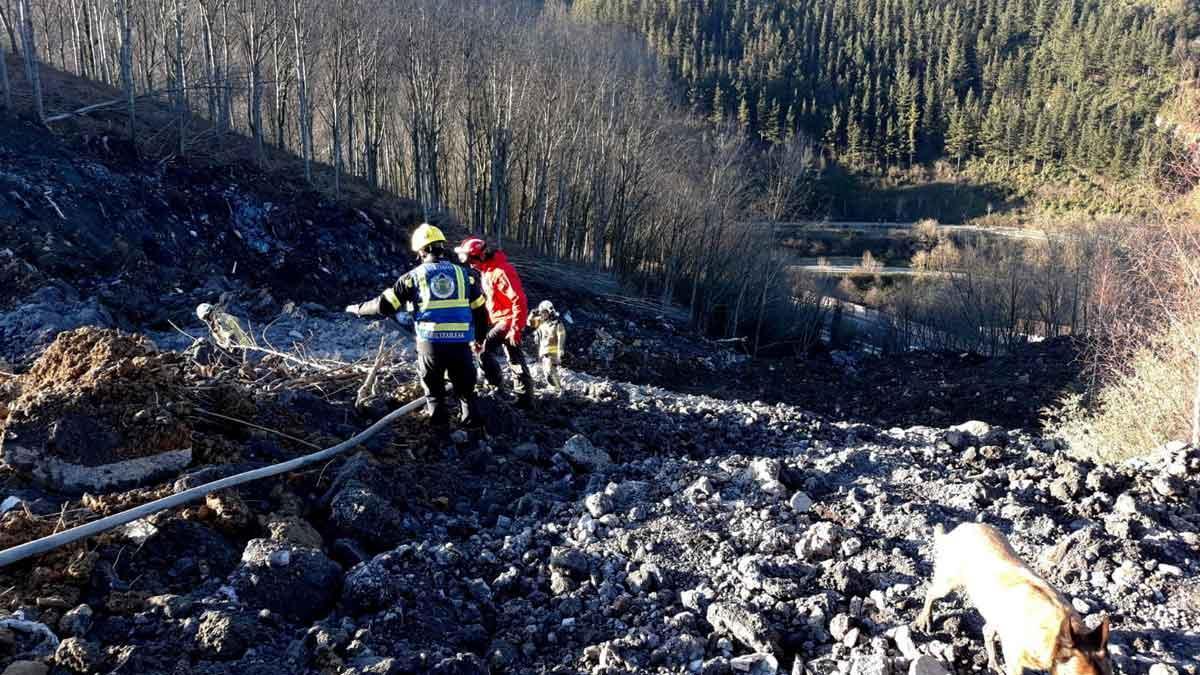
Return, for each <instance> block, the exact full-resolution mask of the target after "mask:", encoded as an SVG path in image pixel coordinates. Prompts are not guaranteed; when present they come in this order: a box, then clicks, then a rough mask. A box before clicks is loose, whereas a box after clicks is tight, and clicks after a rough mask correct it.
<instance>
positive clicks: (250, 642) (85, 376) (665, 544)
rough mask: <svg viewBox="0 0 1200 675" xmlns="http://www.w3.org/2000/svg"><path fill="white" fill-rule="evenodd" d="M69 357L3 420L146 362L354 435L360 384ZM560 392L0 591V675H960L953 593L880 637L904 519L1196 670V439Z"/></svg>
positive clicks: (72, 516) (918, 575)
mask: <svg viewBox="0 0 1200 675" xmlns="http://www.w3.org/2000/svg"><path fill="white" fill-rule="evenodd" d="M83 335H87V336H91V334H90V333H89V332H87V331H85V332H84V333H83ZM97 335H101V336H103V337H102V338H100V339H97V341H96V342H94V343H87V342H85V341H84V338H83V337H81V336H79V335H70V336H64V337H63V340H62V342H63V344H61V345H58V346H56V347H55V348H54V349H53V354H51V355H50V356H53V358H49V357H48V358H47V359H46V360H45V362H44V363H42V362H39V367H35V368H34V369H31V371H30V372H29V373H26V374H25V375H23V376H21V377H20V378H18V379H20V380H22V381H21V383H20V384H21V387H20V389H21V391H20V396H19V397H18V399H20V400H24V398H23V397H25V396H26V395H29V394H30V392H32V391H34V390H33V389H30V390H28V391H27V390H26V389H25V386H26V382H25V381H24V380H25V379H26V378H28V380H29V383H30V384H32V383H38V384H40V385H42V386H44V387H45V388H46V389H47V390H53V389H55V388H56V387H57V388H62V387H63V384H62V380H63V379H64V378H66V379H69V380H71V381H72V383H73V384H72V385H71V386H70V387H67V389H68V390H70V391H76V390H78V389H80V387H79V386H76V385H75V384H74V383H87V385H88V386H89V387H93V388H97V389H102V388H103V387H104V385H105V383H106V382H107V381H108V380H106V378H108V377H110V375H109V374H108V371H107V369H109V368H112V367H113V365H114V364H116V363H121V364H128V365H126V366H125V367H126V368H130V369H133V370H131V371H129V372H130V373H132V374H127V377H134V378H137V377H139V376H138V375H136V373H143V371H145V370H146V369H147V368H150V365H149V364H158V365H168V364H174V365H176V366H178V370H177V371H171V370H170V369H167V368H164V369H160V370H153V372H156V373H168V372H176V373H177V374H176V375H171V376H170V377H165V378H164V382H165V384H164V383H163V382H159V381H158V380H155V379H154V377H151V376H149V375H145V374H143V375H141V376H140V377H141V378H142V380H146V379H149V380H150V381H151V382H158V384H155V385H153V386H152V385H150V384H144V385H140V386H142V387H143V388H142V389H138V388H137V387H135V390H138V391H143V392H144V393H145V392H150V391H159V394H160V396H162V395H163V393H164V392H165V393H171V392H174V393H175V394H176V395H177V396H178V398H179V400H189V398H188V397H191V396H201V395H208V394H206V393H205V392H208V389H206V387H211V386H215V384H214V383H220V384H222V385H223V386H224V387H225V388H224V389H223V392H224V393H223V394H222V396H226V397H230V398H231V400H233V401H235V403H234V404H231V405H244V404H245V401H246V400H247V399H249V401H250V402H251V403H252V404H253V405H254V410H255V411H256V412H253V413H252V415H251V416H252V417H253V418H254V420H255V421H257V422H259V423H261V424H263V425H265V426H271V427H274V428H278V429H283V430H285V431H286V432H287V433H289V434H292V435H296V436H298V437H304V438H314V434H316V433H319V434H322V435H323V436H327V437H328V440H330V441H332V440H333V439H336V438H340V437H345V436H348V435H350V434H351V433H353V431H355V430H356V429H358V428H361V426H365V423H366V422H367V420H364V419H362V418H360V417H357V413H356V412H355V410H354V405H353V399H354V391H355V390H356V388H357V384H358V383H359V382H361V373H359V374H358V375H355V376H351V377H348V378H345V379H341V380H339V379H337V377H336V376H334V375H331V374H329V373H326V374H324V375H323V376H322V377H316V376H315V375H311V374H310V375H308V376H306V377H303V378H302V377H297V374H296V373H295V372H293V373H287V372H284V371H282V370H280V368H281V366H280V365H279V364H271V363H269V362H259V363H257V364H239V365H237V366H232V365H221V364H220V363H219V362H214V363H213V364H209V365H206V366H203V367H200V366H193V365H189V364H190V361H188V360H187V359H184V358H182V357H178V356H172V355H169V354H160V353H158V352H153V351H150V350H147V349H146V347H145V345H144V344H142V343H141V342H140V341H139V340H138V339H137V338H135V337H133V336H128V335H121V334H118V333H115V332H112V331H97ZM331 335H335V336H341V335H342V328H341V327H334V328H333V329H332V332H331ZM92 337H95V336H92ZM85 344H91V345H92V346H91V347H90V348H88V349H84V348H83V345H85ZM68 355H70V357H69V358H68ZM138 359H142V361H138V363H141V364H143V365H142V366H140V368H134V366H133V364H134V362H135V361H137V360H138ZM172 359H179V361H173V360H172ZM196 368H199V369H201V370H203V371H204V372H205V373H206V375H205V376H204V378H200V377H199V376H198V375H196V373H195V372H194V369H196ZM115 372H117V371H116V370H113V373H115ZM206 378H207V379H206ZM139 381H140V380H139ZM566 381H567V391H566V392H565V393H564V395H563V396H562V397H561V398H558V397H554V396H551V395H540V396H539V399H538V406H537V407H536V408H535V410H533V411H531V412H528V413H522V414H520V415H512V414H511V411H510V410H509V408H508V407H507V405H506V404H504V403H500V402H497V401H494V400H492V399H491V398H490V397H486V398H485V407H488V408H489V410H491V411H492V413H493V417H496V418H503V419H505V420H506V422H505V424H504V425H501V426H502V427H503V429H502V430H501V431H500V432H498V433H496V434H494V435H493V436H492V437H491V439H490V440H489V441H488V447H487V448H486V449H485V451H483V452H478V453H470V452H466V453H458V452H457V451H455V452H448V453H447V454H444V455H439V454H437V453H430V452H429V444H428V430H427V428H426V426H425V425H424V423H423V422H422V421H421V420H419V419H411V420H404V421H402V422H401V423H400V424H398V425H397V426H396V428H395V429H394V430H393V432H392V433H391V434H390V435H385V436H384V437H381V438H380V439H379V441H378V442H376V443H373V444H372V445H370V447H368V448H366V449H364V451H363V452H360V453H358V454H355V455H353V456H351V457H345V458H340V459H338V460H337V461H335V462H333V463H332V464H330V465H329V466H324V467H320V468H318V469H315V470H313V471H307V472H299V473H297V474H295V475H291V476H282V477H278V478H276V479H271V480H269V481H264V482H262V483H252V484H248V485H245V486H242V487H240V488H238V489H236V490H231V491H225V492H222V493H218V494H215V495H210V496H209V498H208V499H207V500H206V501H205V502H204V503H201V504H197V505H195V506H192V507H188V508H184V509H180V510H177V511H174V512H165V513H161V514H157V515H156V516H153V517H151V518H148V519H146V520H145V521H139V522H138V523H135V524H133V525H131V526H130V527H128V528H124V529H122V530H120V531H116V532H112V533H110V534H108V535H104V536H102V537H99V538H97V539H95V540H93V541H90V542H87V544H86V545H81V546H78V547H74V548H70V549H66V550H63V551H61V552H57V553H55V554H52V555H51V556H48V557H46V558H44V559H41V560H38V561H33V562H30V563H27V564H24V565H21V566H18V567H17V568H16V569H12V570H0V586H3V587H4V588H8V587H10V586H11V587H13V590H12V591H11V592H10V593H8V594H7V595H5V596H0V602H3V603H5V604H6V605H7V609H8V611H9V612H11V616H12V617H13V619H14V620H18V621H28V622H32V623H34V624H37V625H41V626H45V627H46V630H47V631H49V632H50V633H51V634H52V635H54V636H55V638H56V639H57V640H58V642H56V643H54V646H53V647H51V646H49V644H48V641H47V640H45V639H44V634H43V633H41V632H40V629H37V630H36V631H35V632H33V633H27V634H25V633H23V634H20V635H18V636H17V640H18V644H17V645H16V646H14V647H12V648H6V647H4V642H3V640H0V668H3V667H5V666H7V665H8V663H9V662H10V661H11V662H13V663H15V662H16V661H17V660H24V661H32V662H35V663H44V664H48V665H54V664H57V665H58V666H59V667H62V665H63V664H72V665H73V666H82V665H86V666H87V667H90V668H92V669H94V670H95V671H98V672H109V671H111V670H114V669H118V668H119V669H121V670H122V671H129V672H205V673H214V674H215V673H230V674H232V673H241V672H256V673H280V674H282V673H314V674H315V673H322V674H325V673H336V674H338V675H345V674H355V673H376V672H382V673H404V672H496V673H500V672H509V673H525V672H570V673H595V674H597V675H600V674H606V675H607V674H611V673H680V672H689V673H692V672H694V673H741V672H754V673H776V672H784V673H788V672H794V673H807V674H809V675H832V674H833V673H839V674H841V673H855V674H859V675H898V674H899V673H903V672H904V671H906V670H909V669H910V668H912V669H916V672H920V673H923V674H926V675H945V674H946V673H948V672H960V673H969V672H973V671H974V670H975V669H977V668H979V667H982V665H983V664H984V661H985V657H984V652H983V647H982V641H981V638H980V634H981V633H980V629H981V626H980V619H979V617H978V614H976V613H974V612H973V611H971V610H970V609H969V608H967V607H966V606H965V604H964V602H963V600H962V599H961V598H952V599H948V600H946V601H944V602H942V603H941V604H939V605H938V608H937V610H936V612H935V615H934V617H935V624H934V625H935V630H934V633H933V634H931V635H926V634H922V633H919V632H917V631H914V630H912V629H910V628H909V626H908V624H909V623H910V622H911V621H912V619H913V617H915V615H916V612H917V611H918V609H919V607H920V604H921V600H922V598H923V595H924V588H925V584H926V583H927V580H928V578H929V575H930V574H931V572H932V569H931V565H930V561H929V554H928V540H929V533H930V530H931V528H932V526H933V525H934V524H936V523H942V524H945V525H948V526H950V525H953V524H954V523H957V522H961V521H964V520H975V519H983V520H985V521H986V522H990V523H992V524H995V525H996V526H997V527H999V528H1001V529H1002V530H1003V531H1005V532H1006V533H1007V534H1008V535H1009V536H1010V538H1011V540H1012V542H1013V544H1014V546H1015V547H1016V548H1017V550H1018V552H1020V553H1021V554H1022V556H1023V557H1024V558H1025V559H1026V560H1028V561H1029V562H1030V563H1031V564H1032V565H1033V566H1034V567H1035V569H1038V570H1039V571H1040V572H1042V573H1043V574H1045V575H1046V576H1047V578H1048V579H1050V581H1051V582H1052V583H1054V584H1055V585H1056V586H1058V587H1059V588H1060V589H1062V590H1063V591H1064V593H1066V594H1067V595H1068V597H1070V598H1071V600H1072V602H1073V604H1075V606H1076V607H1077V608H1078V609H1079V611H1080V612H1081V613H1083V614H1084V615H1087V616H1088V617H1089V618H1090V619H1091V620H1093V621H1094V620H1096V619H1098V618H1099V616H1100V615H1101V614H1107V615H1108V616H1110V618H1111V619H1112V621H1113V623H1114V633H1113V654H1114V658H1115V660H1116V662H1117V664H1118V666H1119V672H1122V673H1129V674H1132V675H1141V674H1143V673H1147V672H1148V671H1149V669H1150V667H1151V666H1154V667H1155V668H1156V669H1157V670H1158V672H1163V670H1162V669H1163V668H1175V669H1177V672H1179V673H1190V672H1192V671H1190V670H1189V669H1188V668H1189V666H1194V663H1193V662H1192V661H1190V660H1189V659H1190V658H1191V657H1190V656H1189V655H1190V654H1194V653H1200V652H1198V651H1197V647H1198V646H1200V637H1198V636H1197V635H1196V634H1195V632H1194V626H1195V625H1196V623H1197V622H1198V621H1200V595H1198V594H1200V587H1197V585H1196V579H1197V578H1200V567H1198V564H1197V562H1196V559H1197V556H1196V552H1197V550H1198V547H1200V534H1198V533H1200V513H1198V512H1197V507H1196V504H1197V500H1198V499H1200V485H1198V481H1200V452H1198V451H1197V450H1196V449H1194V448H1188V447H1186V446H1182V445H1178V446H1172V447H1170V448H1164V449H1163V450H1162V451H1161V452H1159V453H1157V454H1155V455H1152V456H1149V457H1147V458H1146V459H1145V460H1144V461H1142V462H1141V463H1132V464H1128V465H1121V466H1097V465H1094V464H1091V463H1088V462H1081V461H1078V460H1076V459H1073V458H1071V457H1070V456H1069V455H1068V454H1067V453H1066V452H1065V451H1064V450H1063V449H1062V448H1061V447H1059V445H1058V444H1057V443H1056V442H1054V441H1052V440H1048V439H1043V438H1040V437H1039V436H1037V435H1036V434H1034V433H1029V432H1026V431H1022V430H1020V429H1004V428H1000V427H996V426H994V425H990V424H986V423H983V422H970V423H964V424H957V425H955V426H953V427H949V426H948V427H945V428H933V427H895V428H891V427H880V426H874V425H867V424H855V423H845V422H830V421H828V420H827V419H825V418H822V417H818V416H814V415H812V414H809V413H806V412H804V411H803V410H802V409H800V408H798V407H795V406H791V405H787V404H780V403H770V404H769V403H764V402H760V401H754V402H747V401H739V400H725V399H721V398H716V397H712V396H702V395H692V394H682V393H679V392H676V391H672V390H671V389H667V388H661V387H655V386H649V385H638V384H629V383H622V382H619V381H614V380H611V379H608V378H605V377H599V376H594V375H589V374H586V373H581V372H577V371H568V373H567V378H566ZM254 382H257V383H259V384H257V385H252V384H251V383H254ZM157 386H165V387H166V389H165V390H157V389H155V387H157ZM406 386H410V385H406ZM171 387H174V389H171ZM337 389H343V390H344V394H343V395H341V397H339V396H336V395H334V396H328V395H322V394H318V393H316V392H318V391H324V392H325V393H326V394H330V393H332V392H333V391H335V390H337ZM239 391H240V392H242V394H240V395H236V394H233V393H230V392H239ZM239 396H240V398H239ZM214 399H215V397H213V396H211V395H209V398H208V399H206V401H207V405H215V403H213V401H214ZM239 400H240V401H242V403H236V401H239ZM140 402H142V403H144V402H145V401H144V400H142V401H140ZM222 409H223V410H226V411H229V410H230V408H228V407H227V408H222ZM112 410H117V411H119V410H120V409H119V408H113V409H110V411H112ZM243 414H245V413H243ZM182 418H183V421H186V422H187V423H188V424H189V425H190V428H191V433H192V436H193V437H194V438H220V439H222V441H223V442H226V443H228V445H229V446H230V447H231V448H233V449H234V450H235V451H236V452H237V453H239V455H244V456H245V457H256V458H258V460H257V461H263V460H267V459H268V457H270V458H272V460H277V459H283V458H286V457H289V456H295V454H298V453H300V452H306V451H307V450H308V448H305V447H302V446H296V445H294V444H293V445H290V446H287V447H286V448H285V447H284V444H285V442H286V439H283V438H280V437H278V436H275V435H272V434H267V433H260V432H253V433H252V432H247V431H246V430H245V429H240V430H239V431H237V432H235V431H234V430H233V428H232V427H233V426H234V425H229V424H225V425H214V424H212V423H211V421H210V422H205V421H203V420H201V419H199V418H196V417H189V416H187V415H183V416H182ZM289 419H291V420H292V421H290V422H289ZM959 421H960V422H962V421H963V420H959ZM306 434H307V435H306ZM265 448H274V449H273V450H271V451H270V452H269V453H268V452H266V451H265V450H264V449H265ZM410 448H411V449H414V450H416V451H417V453H418V454H419V455H420V459H419V460H417V461H412V460H411V459H408V458H407V457H408V455H407V452H406V450H408V449H410ZM256 453H257V454H256ZM245 457H243V458H240V459H239V460H238V463H233V464H220V463H218V464H211V463H209V461H208V460H204V459H202V458H198V459H197V460H196V461H197V464H196V465H194V466H193V467H190V469H189V473H187V474H186V475H184V476H182V477H180V478H178V479H177V480H170V481H166V482H161V483H157V484H154V485H151V486H149V487H146V488H142V489H137V490H130V491H126V492H117V493H111V494H108V495H104V496H102V497H91V496H89V497H86V498H85V499H83V500H82V501H81V502H79V503H76V502H73V501H63V500H61V499H58V500H57V501H56V500H54V499H52V497H53V495H51V494H49V493H42V494H41V495H38V494H36V493H33V492H30V491H28V490H26V491H23V492H20V495H21V497H20V498H19V500H18V501H19V502H20V506H18V507H15V508H13V509H11V510H10V511H9V512H8V513H6V514H4V515H3V516H0V532H3V539H4V541H6V542H8V543H19V542H20V541H27V540H28V539H31V538H33V537H34V536H40V535H41V534H45V533H48V532H49V531H52V530H53V529H54V527H56V526H57V521H58V520H59V518H60V515H59V514H60V513H62V512H63V510H62V508H61V507H62V506H63V505H64V504H65V505H66V507H67V508H66V510H65V512H66V514H67V516H66V522H67V524H70V523H72V522H77V520H79V519H90V518H92V517H95V516H97V515H101V514H103V513H108V512H113V511H115V510H118V509H120V508H125V507H128V506H131V505H133V504H136V503H143V502H145V501H147V500H149V499H152V498H154V497H156V496H162V495H165V494H169V493H170V492H171V491H175V490H180V489H186V488H188V487H191V486H193V485H198V484H201V483H203V482H206V481H209V480H213V479H215V478H217V477H220V476H224V475H230V474H231V473H235V472H237V471H240V470H245V469H246V468H250V467H253V466H255V464H253V463H247V462H246V460H245ZM42 502H48V503H42ZM80 509H86V513H84V512H82V511H80ZM84 617H86V618H84ZM22 625H24V624H22ZM22 636H25V637H22ZM39 636H40V637H39ZM0 637H2V636H0ZM70 639H73V641H69V640H70ZM22 640H24V641H25V642H21V641H22ZM26 643H28V644H26ZM39 644H41V645H42V646H41V647H38V645H39ZM62 644H66V645H67V646H66V647H62V646H61V645H62ZM93 646H98V647H99V649H98V650H97V649H93ZM39 650H40V651H39ZM56 654H57V656H55V655H56ZM1156 675H1157V673H1156Z"/></svg>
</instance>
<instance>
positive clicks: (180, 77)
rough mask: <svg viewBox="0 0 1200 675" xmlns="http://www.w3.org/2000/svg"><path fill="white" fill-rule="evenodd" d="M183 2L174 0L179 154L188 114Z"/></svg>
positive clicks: (184, 140)
mask: <svg viewBox="0 0 1200 675" xmlns="http://www.w3.org/2000/svg"><path fill="white" fill-rule="evenodd" d="M183 11H184V10H183V4H182V3H181V2H180V0H175V87H176V88H177V89H178V90H179V92H178V93H177V94H176V97H177V98H176V99H175V105H176V108H177V110H176V112H177V114H178V115H179V156H180V157H182V156H184V155H186V154H187V116H188V100H187V72H186V71H185V68H184V66H185V63H184V57H183Z"/></svg>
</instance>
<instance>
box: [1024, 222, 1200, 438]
mask: <svg viewBox="0 0 1200 675" xmlns="http://www.w3.org/2000/svg"><path fill="white" fill-rule="evenodd" d="M1122 260H1123V261H1124V266H1123V267H1118V268H1116V269H1115V270H1107V272H1108V273H1109V275H1110V277H1111V278H1110V279H1109V280H1107V281H1106V282H1104V283H1098V284H1097V286H1098V288H1100V289H1102V290H1103V292H1101V293H1098V294H1097V295H1098V296H1099V297H1098V302H1097V307H1096V312H1097V315H1098V319H1097V321H1096V322H1095V323H1096V325H1095V328H1096V330H1095V332H1094V334H1093V335H1092V336H1091V338H1090V340H1091V349H1090V356H1091V359H1090V364H1089V365H1090V367H1091V375H1092V379H1093V381H1094V382H1096V383H1097V386H1096V388H1095V389H1093V390H1092V391H1090V392H1086V395H1073V396H1068V397H1065V398H1064V399H1063V400H1062V401H1061V403H1060V405H1059V406H1057V407H1055V408H1054V409H1051V410H1047V411H1045V412H1046V415H1045V421H1046V426H1047V427H1048V428H1049V429H1050V430H1051V431H1053V432H1054V433H1056V434H1057V435H1059V436H1061V437H1062V438H1063V439H1065V440H1066V441H1068V442H1069V443H1070V444H1071V446H1072V447H1073V448H1074V449H1076V450H1077V451H1079V452H1082V453H1084V454H1087V455H1090V456H1092V457H1094V458H1096V459H1098V460H1110V461H1116V460H1120V459H1124V458H1126V457H1130V456H1133V455H1136V454H1139V453H1143V452H1147V451H1149V450H1152V449H1153V448H1155V447H1158V446H1160V445H1162V444H1163V443H1165V442H1167V441H1171V440H1183V439H1189V440H1191V442H1192V443H1193V444H1200V300H1198V299H1200V231H1198V230H1197V228H1196V226H1194V225H1193V226H1183V227H1181V226H1177V227H1170V228H1168V227H1162V228H1154V229H1147V228H1143V229H1141V230H1138V231H1135V232H1133V233H1131V236H1129V237H1127V239H1126V241H1125V242H1124V253H1123V256H1122ZM1102 272H1105V271H1104V270H1098V271H1097V276H1101V275H1102Z"/></svg>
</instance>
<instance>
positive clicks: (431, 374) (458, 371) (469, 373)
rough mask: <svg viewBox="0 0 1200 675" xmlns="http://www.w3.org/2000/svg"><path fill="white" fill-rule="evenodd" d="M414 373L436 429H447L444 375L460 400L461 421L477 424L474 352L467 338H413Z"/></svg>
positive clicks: (448, 414)
mask: <svg viewBox="0 0 1200 675" xmlns="http://www.w3.org/2000/svg"><path fill="white" fill-rule="evenodd" d="M417 374H418V375H419V376H420V378H421V386H422V388H424V389H425V396H427V397H428V398H429V404H428V406H429V419H430V421H431V422H432V423H433V428H434V430H435V431H437V432H439V433H448V432H449V429H450V408H449V407H448V406H447V404H446V377H447V376H449V377H450V384H451V385H453V386H454V396H455V398H457V399H458V400H459V401H460V402H461V403H462V417H463V419H462V422H463V424H464V425H465V426H466V427H468V428H471V429H475V428H478V427H480V426H481V425H482V424H483V420H482V419H481V418H480V416H479V405H478V403H477V401H476V395H475V380H476V377H475V356H474V354H472V353H471V344H470V343H469V342H425V341H423V340H418V341H417Z"/></svg>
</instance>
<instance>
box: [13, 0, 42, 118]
mask: <svg viewBox="0 0 1200 675" xmlns="http://www.w3.org/2000/svg"><path fill="white" fill-rule="evenodd" d="M17 12H18V20H19V22H20V26H21V45H22V48H23V49H22V53H23V56H24V59H25V79H26V81H28V82H29V88H30V91H31V92H32V94H33V108H34V112H35V113H36V114H37V117H38V119H39V120H44V119H46V110H45V108H43V106H42V75H41V64H40V61H39V58H38V48H37V39H36V35H35V33H34V29H33V7H32V6H31V5H30V3H29V0H17Z"/></svg>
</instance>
